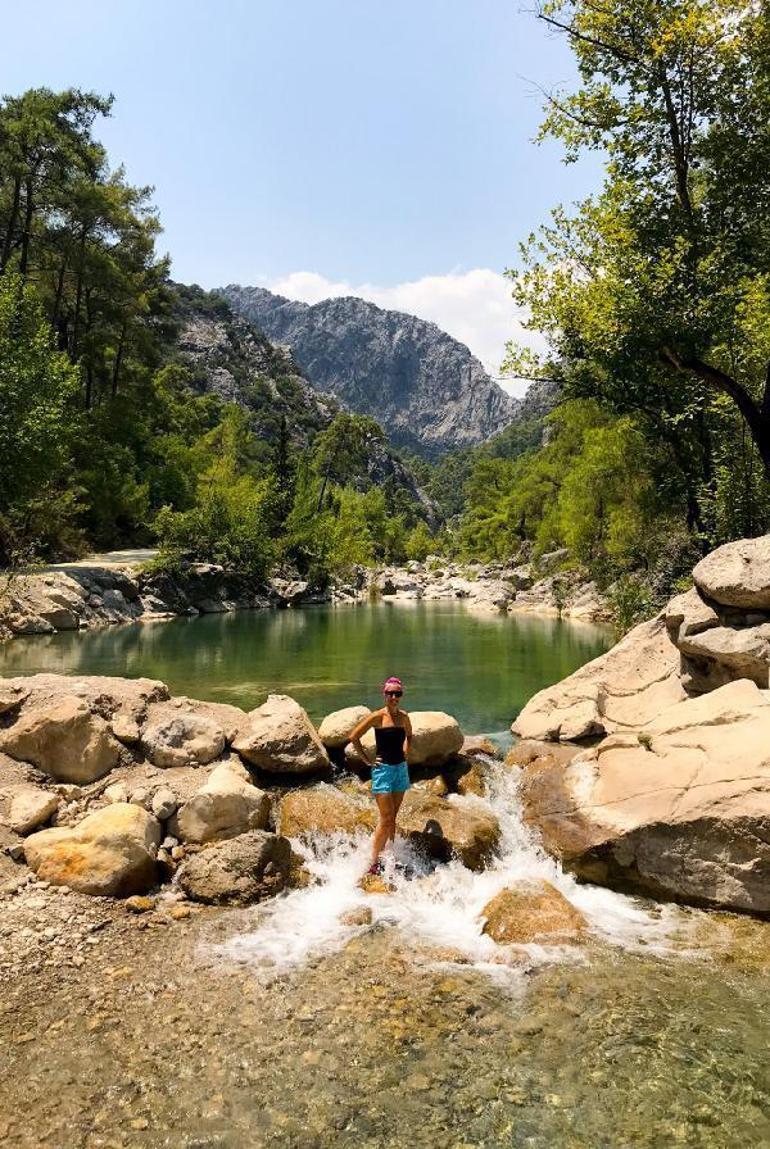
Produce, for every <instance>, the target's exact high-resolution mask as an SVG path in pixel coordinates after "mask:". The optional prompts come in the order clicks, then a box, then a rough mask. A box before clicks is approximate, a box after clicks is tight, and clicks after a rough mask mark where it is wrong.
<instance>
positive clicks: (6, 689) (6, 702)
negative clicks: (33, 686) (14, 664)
mask: <svg viewBox="0 0 770 1149" xmlns="http://www.w3.org/2000/svg"><path fill="white" fill-rule="evenodd" d="M27 696H28V691H27V690H25V689H24V687H23V686H21V685H20V682H19V680H18V679H17V680H16V682H15V683H14V682H12V681H8V680H7V679H0V714H7V713H8V712H9V711H10V710H13V709H14V708H15V707H17V706H21V704H22V702H24V700H25V698H27Z"/></svg>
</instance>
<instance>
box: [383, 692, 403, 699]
mask: <svg viewBox="0 0 770 1149" xmlns="http://www.w3.org/2000/svg"><path fill="white" fill-rule="evenodd" d="M403 693H404V692H403V690H386V691H385V694H386V697H388V698H400V697H401V695H402V694H403Z"/></svg>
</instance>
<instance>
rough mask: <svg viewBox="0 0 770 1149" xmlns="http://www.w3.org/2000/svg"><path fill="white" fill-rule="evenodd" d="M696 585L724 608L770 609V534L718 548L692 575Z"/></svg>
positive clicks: (704, 559) (702, 561)
mask: <svg viewBox="0 0 770 1149" xmlns="http://www.w3.org/2000/svg"><path fill="white" fill-rule="evenodd" d="M692 575H693V579H694V581H695V585H696V586H697V587H698V589H699V590H700V591H701V592H702V593H703V594H704V595H706V596H707V597H708V598H710V599H713V601H714V602H717V603H720V604H722V605H723V606H734V607H741V608H743V609H749V610H752V609H753V610H770V534H766V535H761V536H760V537H759V538H756V539H737V540H736V541H735V542H731V543H725V544H724V546H721V547H717V548H716V550H713V551H711V553H710V554H708V555H706V557H705V558H703V559H701V561H700V562H699V563H698V564H697V566H696V567H695V569H694V570H693V572H692Z"/></svg>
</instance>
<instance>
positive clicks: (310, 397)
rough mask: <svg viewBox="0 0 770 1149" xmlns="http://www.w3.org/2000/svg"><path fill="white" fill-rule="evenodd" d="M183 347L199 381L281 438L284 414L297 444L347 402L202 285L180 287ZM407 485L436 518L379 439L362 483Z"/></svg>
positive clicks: (268, 434)
mask: <svg viewBox="0 0 770 1149" xmlns="http://www.w3.org/2000/svg"><path fill="white" fill-rule="evenodd" d="M178 293H179V314H178V320H179V334H178V337H177V354H178V357H179V359H180V360H181V361H182V362H183V363H184V364H185V366H187V367H188V368H189V369H190V370H191V372H192V386H193V387H194V389H195V390H197V391H198V392H200V393H213V394H215V395H218V396H219V397H220V398H221V399H223V400H224V401H225V402H227V403H237V404H239V405H240V406H241V407H244V408H245V409H246V410H247V411H248V412H249V413H250V416H251V423H252V427H253V430H254V431H255V433H256V434H257V435H258V436H259V437H260V438H262V439H265V440H266V441H267V442H269V443H272V442H275V441H276V439H277V438H278V435H279V433H280V428H281V422H282V419H284V418H285V420H286V428H287V431H288V435H289V438H290V440H291V441H292V443H293V444H294V446H295V447H298V448H304V447H308V446H309V445H310V444H311V443H312V440H313V437H314V436H315V434H316V433H317V432H318V431H321V430H323V429H324V428H325V427H328V425H329V423H330V422H331V420H332V419H333V418H334V416H335V414H336V413H337V412H338V411H339V409H340V407H339V404H338V403H337V402H336V400H335V399H334V398H333V397H332V396H330V395H325V394H322V393H320V392H319V391H317V390H316V389H315V388H314V387H313V386H312V385H311V383H310V382H308V380H307V379H306V378H305V376H304V375H303V373H302V372H301V370H300V369H299V367H298V365H297V363H296V362H295V361H294V359H293V357H292V355H291V354H290V352H289V351H288V350H287V349H286V348H285V347H280V346H276V345H275V344H273V343H271V342H270V340H269V339H267V338H266V337H265V336H264V335H263V334H262V332H261V331H258V330H257V329H256V327H255V326H254V325H253V324H252V323H251V322H250V321H249V320H248V319H246V318H244V317H243V316H241V315H238V314H236V313H235V312H234V311H233V310H232V309H231V307H230V305H229V304H228V303H227V302H226V301H225V300H223V299H221V298H219V297H217V296H216V295H213V294H210V293H208V292H203V291H201V290H200V289H198V288H189V287H181V286H180V287H179V288H178ZM371 484H377V485H380V486H382V485H385V484H387V485H388V486H389V487H390V488H391V489H400V490H405V491H407V492H408V494H409V495H410V496H411V498H412V499H414V500H415V502H416V503H418V505H419V506H420V509H421V512H422V514H423V515H424V516H425V518H426V519H427V521H428V522H429V523H430V524H431V525H435V523H436V522H437V512H436V509H435V507H434V506H433V503H432V502H431V500H430V499H429V498H428V497H427V496H426V495H425V493H424V492H423V491H422V489H421V488H420V487H419V485H418V483H417V480H416V479H415V477H414V475H413V474H412V472H411V471H410V469H409V467H408V466H406V465H405V464H404V463H402V462H401V460H400V459H398V458H396V457H395V456H394V455H393V454H392V452H391V451H390V450H388V448H387V446H381V445H380V444H374V446H373V447H372V451H371V455H370V457H369V459H368V461H367V471H366V473H365V474H361V475H360V476H356V478H355V480H354V485H355V486H356V487H358V488H359V489H361V490H363V489H366V488H367V487H368V486H370V485H371Z"/></svg>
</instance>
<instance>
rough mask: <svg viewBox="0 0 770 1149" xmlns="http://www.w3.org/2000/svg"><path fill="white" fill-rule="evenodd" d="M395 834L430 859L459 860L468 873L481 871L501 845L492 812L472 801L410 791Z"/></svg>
mask: <svg viewBox="0 0 770 1149" xmlns="http://www.w3.org/2000/svg"><path fill="white" fill-rule="evenodd" d="M397 824H398V830H399V832H400V833H401V834H404V835H405V836H406V837H408V838H410V839H411V841H412V842H413V843H414V844H415V845H416V846H418V848H422V849H424V850H425V851H426V852H427V853H428V855H429V856H430V857H432V858H436V859H437V860H439V861H447V860H449V859H450V858H453V857H454V858H458V859H459V860H460V861H461V862H462V863H463V865H464V866H467V867H468V869H469V870H483V869H484V867H485V866H486V865H487V863H488V862H489V861H490V860H491V858H492V856H493V855H494V852H495V850H496V849H497V846H498V844H499V841H500V825H499V823H498V821H497V818H495V816H494V814H493V813H492V811H491V810H489V809H488V808H487V807H485V806H484V805H483V804H482V803H481V802H479V801H477V800H476V799H473V798H456V797H455V798H451V799H447V798H441V797H439V796H438V795H437V794H431V793H428V792H427V791H425V790H418V789H415V788H412V789H411V790H407V792H406V794H405V795H404V801H403V803H402V805H401V809H400V810H399V812H398V823H397Z"/></svg>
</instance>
